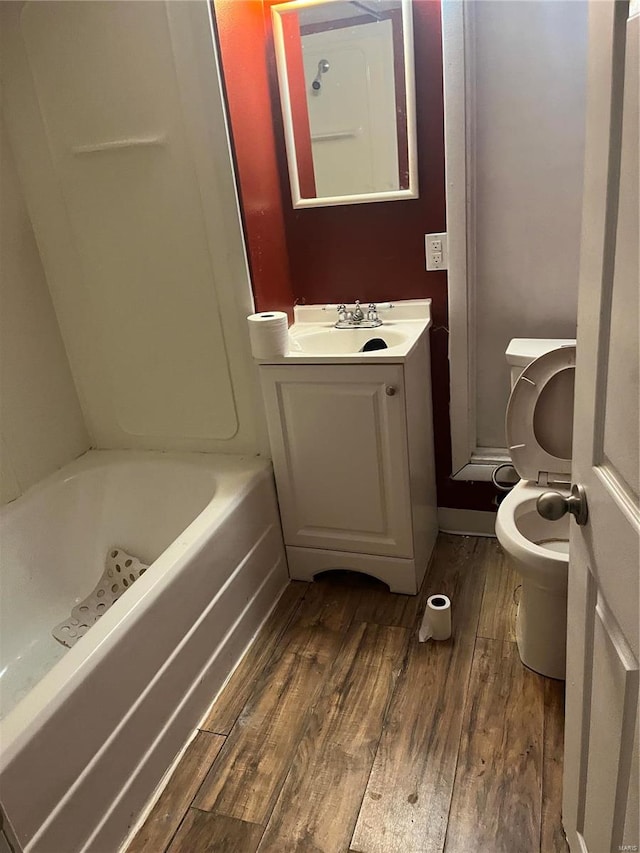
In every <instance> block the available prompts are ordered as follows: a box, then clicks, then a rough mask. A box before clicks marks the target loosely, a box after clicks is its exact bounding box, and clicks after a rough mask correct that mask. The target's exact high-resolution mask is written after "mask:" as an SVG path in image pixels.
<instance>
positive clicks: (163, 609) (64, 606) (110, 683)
mask: <svg viewBox="0 0 640 853" xmlns="http://www.w3.org/2000/svg"><path fill="white" fill-rule="evenodd" d="M114 545H116V546H120V547H122V548H124V549H125V550H126V551H129V552H130V553H132V554H134V555H135V556H137V557H139V558H140V559H141V560H142V561H143V562H146V563H150V564H151V567H150V568H149V570H148V571H147V572H146V573H145V574H144V575H143V576H142V577H140V578H139V580H137V581H136V583H135V585H134V586H132V587H130V588H129V589H128V590H127V592H126V593H125V594H124V595H123V596H122V597H121V598H120V599H119V600H118V601H117V602H116V603H115V604H114V605H113V606H112V607H111V608H110V609H109V610H108V611H107V612H106V613H105V615H104V616H103V617H102V618H101V619H100V620H99V621H98V622H97V623H96V624H95V625H94V626H93V627H92V628H91V629H90V630H89V632H88V633H87V634H86V635H85V636H84V637H82V638H81V640H80V641H79V642H78V643H77V644H76V645H75V646H74V647H73V648H71V649H65V648H64V647H63V646H61V645H60V644H59V643H58V642H57V641H56V640H54V639H53V637H52V636H51V633H50V632H51V628H53V627H54V626H55V624H56V623H57V622H59V621H61V620H62V619H64V618H65V616H67V615H68V613H69V611H70V608H71V606H72V605H73V604H75V603H77V602H78V601H80V600H81V599H82V598H84V597H86V596H87V595H88V594H89V593H90V592H91V590H92V589H93V587H94V585H95V584H96V582H97V581H98V579H99V577H100V574H101V572H102V570H103V568H104V559H105V555H106V553H107V550H108V549H109V548H111V547H113V546H114ZM0 580H1V581H2V604H1V608H2V609H1V619H0V631H1V635H0V640H1V641H0V656H1V659H0V671H1V673H2V675H1V677H0V700H1V704H2V706H3V707H2V712H3V715H5V716H4V719H3V720H2V722H0V802H1V803H2V809H3V823H4V828H5V831H6V832H7V834H8V835H9V837H10V838H11V835H12V834H13V835H14V840H15V841H17V842H18V843H19V844H20V845H21V846H22V848H23V849H24V850H25V851H27V853H54V852H55V853H75V851H81V850H82V851H100V853H113V851H116V850H117V849H118V846H119V845H120V843H121V842H122V840H123V839H124V838H125V836H126V834H127V832H128V830H129V828H130V826H131V825H132V823H133V822H135V819H136V817H137V815H138V814H139V812H140V810H141V809H142V807H143V806H144V804H145V802H146V801H147V799H148V798H149V797H150V796H151V794H152V793H153V791H154V789H155V787H156V785H157V784H158V783H159V781H160V779H161V777H162V775H163V773H164V771H165V770H166V769H167V767H168V766H169V764H170V763H171V761H172V759H173V757H174V756H175V755H176V754H177V752H178V751H179V750H180V748H181V747H182V745H183V744H184V743H185V741H186V740H187V738H188V737H189V735H190V733H191V732H192V730H193V729H194V728H195V727H196V726H197V724H198V722H199V721H200V719H201V717H202V715H203V714H204V713H205V711H206V709H207V706H208V704H209V703H210V701H211V699H212V697H213V695H214V694H215V693H216V691H217V690H218V689H219V687H220V686H221V685H222V683H223V682H224V680H225V678H226V677H227V675H228V674H229V672H230V671H231V669H232V668H233V667H234V665H235V663H236V662H237V660H238V659H239V657H240V656H241V655H242V652H243V651H244V649H245V647H246V645H247V644H248V642H249V641H250V640H251V638H252V636H253V635H254V634H255V632H256V630H257V629H258V627H259V625H260V624H261V622H262V621H263V620H264V618H265V616H266V615H267V613H268V612H269V610H270V609H271V607H272V606H273V604H274V603H275V601H276V600H277V598H278V596H279V594H280V592H281V591H282V588H283V587H284V585H285V584H286V583H287V572H286V565H285V558H284V548H283V544H282V536H281V531H280V523H279V517H278V511H277V504H276V499H275V491H274V486H273V478H272V474H271V467H270V465H269V464H268V463H265V462H262V461H259V460H256V459H249V458H243V457H237V456H236V457H233V456H213V455H210V454H159V453H138V452H130V451H129V452H128V451H123V452H115V451H114V452H112V451H97V452H90V453H88V454H86V455H85V456H84V457H82V458H81V459H79V460H77V461H76V462H74V463H73V464H72V465H70V466H68V467H67V468H65V469H63V470H62V471H60V472H58V473H57V474H56V475H54V476H53V477H51V478H49V479H48V480H46V481H44V482H43V483H42V484H40V485H38V486H37V487H35V488H34V489H32V490H31V491H29V492H28V493H27V494H26V495H24V497H22V498H20V499H18V500H17V501H15V502H14V503H12V504H9V505H8V506H6V507H4V508H3V509H2V511H1V512H0ZM12 706H13V707H12Z"/></svg>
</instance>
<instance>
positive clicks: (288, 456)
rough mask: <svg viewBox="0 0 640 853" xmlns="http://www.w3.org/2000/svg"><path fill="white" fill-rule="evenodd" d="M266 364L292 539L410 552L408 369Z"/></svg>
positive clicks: (398, 553)
mask: <svg viewBox="0 0 640 853" xmlns="http://www.w3.org/2000/svg"><path fill="white" fill-rule="evenodd" d="M260 370H261V375H262V387H263V393H264V396H265V403H266V407H267V420H268V424H269V436H270V440H271V448H272V453H273V463H274V468H275V471H276V480H277V484H278V496H279V500H280V507H281V513H282V523H283V528H284V534H285V540H286V542H287V544H288V545H298V546H306V547H314V548H333V549H339V550H343V551H355V552H359V553H365V554H367V553H369V554H382V555H394V556H402V557H411V556H412V555H413V554H412V536H411V533H412V530H411V506H410V501H409V484H408V460H407V439H406V416H405V401H404V393H403V370H402V367H401V366H400V365H379V366H375V367H370V366H368V365H362V366H361V365H340V366H331V365H330V366H326V367H325V366H324V365H322V366H321V365H317V366H316V365H308V366H307V365H305V366H302V365H300V366H297V365H296V366H295V367H279V366H263V367H261V368H260ZM389 388H393V389H394V393H393V394H392V395H389V394H387V390H388V389H389Z"/></svg>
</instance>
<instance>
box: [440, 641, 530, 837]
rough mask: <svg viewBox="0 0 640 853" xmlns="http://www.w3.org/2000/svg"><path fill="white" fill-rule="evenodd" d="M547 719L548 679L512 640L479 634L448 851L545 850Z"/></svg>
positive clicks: (450, 822)
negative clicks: (531, 666)
mask: <svg viewBox="0 0 640 853" xmlns="http://www.w3.org/2000/svg"><path fill="white" fill-rule="evenodd" d="M543 719H544V679H543V678H542V676H540V675H537V674H536V673H534V672H531V670H528V669H526V667H524V666H523V665H522V663H521V661H520V658H519V656H518V650H517V648H516V645H515V644H514V643H510V642H504V643H500V642H498V641H497V640H486V639H481V638H478V640H477V641H476V651H475V654H474V658H473V667H472V671H471V681H470V684H469V695H468V698H467V705H466V710H465V719H464V725H463V733H462V740H461V745H460V756H459V759H458V767H457V771H456V779H455V784H454V788H453V798H452V802H451V812H450V815H449V826H448V829H447V838H446V844H445V851H446V853H468V851H469V850H487V851H491V853H531V851H532V850H539V849H540V817H541V800H542V794H541V790H542V742H543ZM545 853H546V851H545Z"/></svg>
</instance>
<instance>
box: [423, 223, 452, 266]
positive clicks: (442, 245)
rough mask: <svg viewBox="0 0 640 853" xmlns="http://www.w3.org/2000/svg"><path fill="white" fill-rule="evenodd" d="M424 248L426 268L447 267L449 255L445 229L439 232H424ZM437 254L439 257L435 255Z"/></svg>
mask: <svg viewBox="0 0 640 853" xmlns="http://www.w3.org/2000/svg"><path fill="white" fill-rule="evenodd" d="M434 244H435V245H434ZM424 250H425V256H426V261H427V270H446V269H447V267H448V261H449V255H448V252H447V233H446V231H443V232H442V233H439V234H425V235H424ZM438 255H440V258H438V257H437V256H438Z"/></svg>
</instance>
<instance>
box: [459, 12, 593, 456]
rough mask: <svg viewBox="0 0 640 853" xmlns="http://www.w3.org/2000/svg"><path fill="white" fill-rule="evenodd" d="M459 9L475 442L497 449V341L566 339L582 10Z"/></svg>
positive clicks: (578, 165) (571, 316)
mask: <svg viewBox="0 0 640 853" xmlns="http://www.w3.org/2000/svg"><path fill="white" fill-rule="evenodd" d="M470 5H471V6H472V9H471V11H472V14H473V16H474V22H475V37H474V38H473V43H474V44H475V57H474V62H475V115H474V123H475V145H474V146H473V149H474V150H473V152H472V155H473V159H474V160H475V164H474V173H475V193H474V195H475V217H474V219H475V301H476V324H475V333H476V346H477V349H476V359H477V360H476V374H477V375H476V380H477V384H476V392H477V443H478V445H479V446H481V447H504V445H505V439H504V413H505V407H506V403H507V399H508V393H509V372H508V369H507V365H506V363H505V361H504V351H505V348H506V345H507V343H508V341H509V340H510V339H511V338H512V337H548V338H554V337H560V338H570V337H574V336H575V330H576V315H577V288H578V256H579V246H580V220H581V202H582V166H583V125H584V111H585V83H586V76H585V75H586V48H587V7H586V3H584V2H581V0H569V2H567V0H554V2H538V1H537V0H536V2H520V0H519V2H514V0H507V2H502V0H483V2H476V3H472V4H470Z"/></svg>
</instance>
